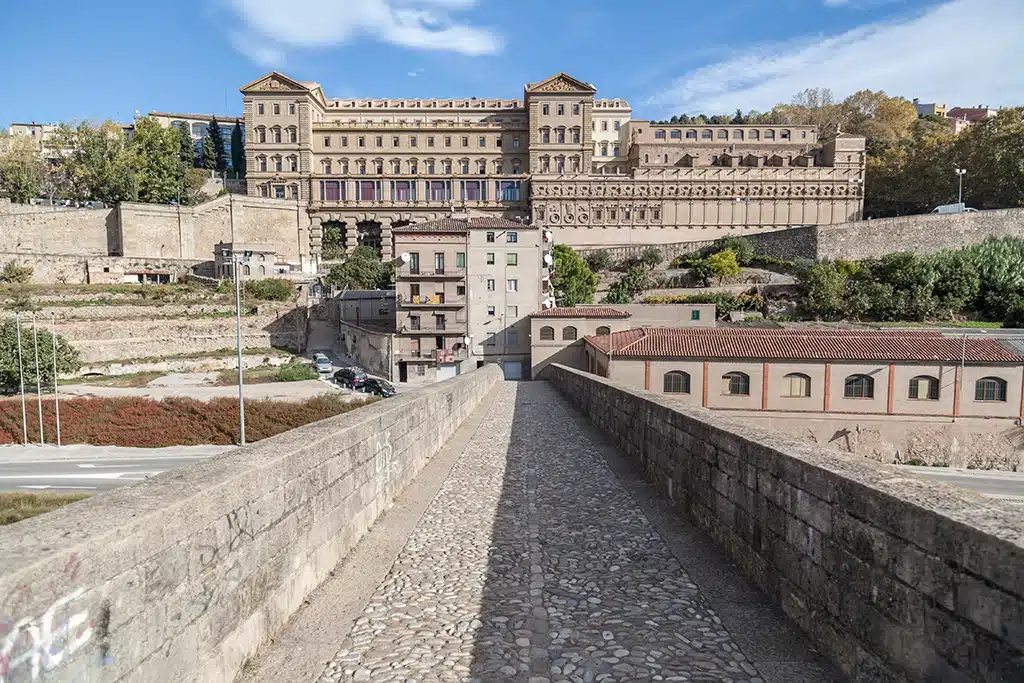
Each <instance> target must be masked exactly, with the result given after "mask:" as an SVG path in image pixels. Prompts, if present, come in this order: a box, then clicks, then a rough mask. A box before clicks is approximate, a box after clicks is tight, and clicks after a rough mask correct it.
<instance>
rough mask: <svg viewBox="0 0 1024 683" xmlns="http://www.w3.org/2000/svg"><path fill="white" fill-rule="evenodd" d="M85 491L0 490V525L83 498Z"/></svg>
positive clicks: (33, 515)
mask: <svg viewBox="0 0 1024 683" xmlns="http://www.w3.org/2000/svg"><path fill="white" fill-rule="evenodd" d="M88 497H89V494H85V493H2V492H0V526H3V525H5V524H14V523H15V522H20V521H21V520H23V519H29V518H31V517H38V516H39V515H41V514H43V513H46V512H51V511H53V510H56V509H57V508H59V507H63V506H65V505H70V504H71V503H77V502H78V501H80V500H85V499H86V498H88Z"/></svg>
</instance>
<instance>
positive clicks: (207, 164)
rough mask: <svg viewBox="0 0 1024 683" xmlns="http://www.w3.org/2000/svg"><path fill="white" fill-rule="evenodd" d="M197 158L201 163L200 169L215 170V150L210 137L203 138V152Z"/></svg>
mask: <svg viewBox="0 0 1024 683" xmlns="http://www.w3.org/2000/svg"><path fill="white" fill-rule="evenodd" d="M199 158H200V160H201V161H202V167H203V168H205V169H207V170H208V171H212V170H214V169H215V168H217V150H216V149H214V147H213V142H211V141H210V136H206V137H205V138H203V151H202V154H200V157H199Z"/></svg>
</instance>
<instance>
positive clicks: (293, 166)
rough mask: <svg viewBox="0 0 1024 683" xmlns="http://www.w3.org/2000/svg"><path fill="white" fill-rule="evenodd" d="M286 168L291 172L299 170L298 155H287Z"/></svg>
mask: <svg viewBox="0 0 1024 683" xmlns="http://www.w3.org/2000/svg"><path fill="white" fill-rule="evenodd" d="M288 170H289V171H291V172H292V173H294V172H296V171H298V170H299V158H298V157H288Z"/></svg>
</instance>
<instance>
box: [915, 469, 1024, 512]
mask: <svg viewBox="0 0 1024 683" xmlns="http://www.w3.org/2000/svg"><path fill="white" fill-rule="evenodd" d="M900 469H903V470H907V471H909V472H912V473H914V474H916V475H918V476H921V477H925V478H927V479H933V480H935V481H941V482H943V483H946V484H953V485H955V486H962V487H963V488H966V489H973V490H975V491H977V492H978V493H981V494H983V495H986V496H989V497H992V498H997V499H1000V500H1006V501H1009V502H1012V503H1020V504H1024V472H997V471H995V470H954V469H949V468H947V467H916V466H911V465H903V466H901V467H900Z"/></svg>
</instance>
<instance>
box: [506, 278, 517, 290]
mask: <svg viewBox="0 0 1024 683" xmlns="http://www.w3.org/2000/svg"><path fill="white" fill-rule="evenodd" d="M505 289H506V291H509V292H518V291H519V280H508V281H506V282H505Z"/></svg>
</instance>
